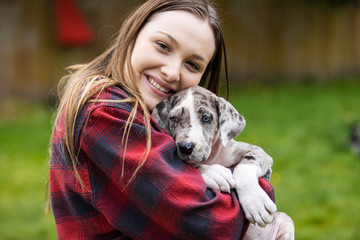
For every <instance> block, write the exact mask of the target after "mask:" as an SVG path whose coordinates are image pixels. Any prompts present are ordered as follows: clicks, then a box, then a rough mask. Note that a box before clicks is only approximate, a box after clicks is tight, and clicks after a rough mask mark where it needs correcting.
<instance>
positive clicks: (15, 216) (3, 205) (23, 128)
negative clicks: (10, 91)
mask: <svg viewBox="0 0 360 240" xmlns="http://www.w3.org/2000/svg"><path fill="white" fill-rule="evenodd" d="M0 111H1V117H0V142H1V144H0V172H1V174H0V195H1V197H0V239H3V240H5V239H9V240H10V239H12V240H15V239H56V233H55V224H54V220H53V217H52V215H51V214H49V215H47V214H45V201H46V199H47V197H46V194H47V193H46V181H47V175H48V143H49V139H50V134H51V111H50V110H49V108H46V107H44V106H42V105H40V104H35V103H25V102H19V101H17V102H14V101H5V102H4V101H3V102H2V103H1V106H0Z"/></svg>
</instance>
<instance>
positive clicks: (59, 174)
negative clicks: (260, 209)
mask: <svg viewBox="0 0 360 240" xmlns="http://www.w3.org/2000/svg"><path fill="white" fill-rule="evenodd" d="M128 96H129V95H128V93H127V92H126V91H124V90H123V89H121V88H120V87H118V86H115V87H110V88H108V89H106V90H105V91H104V92H102V93H101V95H100V99H108V100H118V99H125V98H127V97H128ZM131 109H132V105H131V103H109V102H107V103H105V102H102V103H99V102H98V103H95V104H87V105H86V106H85V107H84V109H83V110H82V111H81V113H80V114H79V116H78V118H77V122H76V128H75V142H76V144H77V145H76V148H77V150H78V151H79V155H78V161H79V165H78V170H79V174H80V176H81V179H82V181H83V183H84V185H85V187H82V186H81V185H80V184H79V183H78V182H77V181H76V179H75V177H74V174H73V170H72V164H71V162H70V160H69V157H68V153H67V152H66V151H65V152H64V145H63V144H64V140H63V138H64V126H63V119H60V120H59V122H58V123H57V125H56V128H55V132H54V137H53V140H52V152H51V161H50V173H49V179H50V181H49V182H50V197H51V205H52V209H53V213H54V217H55V222H56V229H57V234H58V238H59V239H239V238H240V237H241V233H242V231H243V230H244V229H246V226H247V221H246V220H245V217H244V214H243V213H242V210H241V207H240V205H239V202H238V200H237V197H236V193H235V192H234V191H232V192H231V194H223V193H219V192H214V191H211V190H209V189H207V186H206V185H205V184H204V181H203V179H202V177H201V175H200V174H199V172H198V171H197V170H196V169H195V168H194V167H193V166H192V165H189V164H186V163H183V162H182V161H181V160H179V159H178V158H177V156H176V154H175V151H176V146H175V143H174V141H173V139H172V138H171V137H170V136H169V135H167V134H166V133H165V132H163V131H162V130H161V129H159V127H158V126H157V124H156V123H155V122H152V149H151V152H150V155H149V158H148V159H147V161H146V163H145V165H144V167H143V168H142V169H141V170H140V171H139V172H138V174H137V176H136V178H135V179H134V180H133V181H132V182H130V183H129V179H130V177H131V176H132V173H133V171H134V169H135V168H136V167H137V165H138V164H139V161H140V159H142V157H143V153H144V151H145V149H146V138H145V128H144V126H143V115H142V114H141V111H140V112H138V114H137V116H136V118H135V121H134V123H133V125H132V128H131V131H130V135H129V140H128V143H127V150H126V158H125V159H124V161H123V155H124V144H123V143H122V136H123V132H124V128H125V123H126V120H127V119H128V117H129V113H130V111H131ZM86 118H88V122H87V125H86V126H85V127H84V123H85V120H86ZM79 139H81V144H79V142H80V141H79ZM122 168H124V170H125V171H124V176H123V178H121V172H122ZM263 188H264V189H267V192H269V193H271V194H273V189H272V187H271V185H270V184H269V183H267V182H265V185H264V186H263Z"/></svg>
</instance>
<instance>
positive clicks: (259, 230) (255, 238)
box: [244, 212, 295, 240]
mask: <svg viewBox="0 0 360 240" xmlns="http://www.w3.org/2000/svg"><path fill="white" fill-rule="evenodd" d="M294 232H295V231H294V222H293V221H292V219H291V218H290V217H289V216H288V215H286V214H285V213H283V212H277V213H276V214H275V217H274V221H273V222H272V223H271V224H268V225H267V226H266V227H260V226H258V225H254V224H250V226H249V228H248V230H247V232H246V235H245V238H244V240H264V239H266V240H294V239H295V233H294Z"/></svg>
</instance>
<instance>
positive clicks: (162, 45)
mask: <svg viewBox="0 0 360 240" xmlns="http://www.w3.org/2000/svg"><path fill="white" fill-rule="evenodd" d="M156 45H157V46H158V47H160V48H161V50H165V51H167V52H168V51H170V48H169V46H168V45H167V44H166V43H163V42H156Z"/></svg>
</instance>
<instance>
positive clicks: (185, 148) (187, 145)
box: [179, 142, 195, 155]
mask: <svg viewBox="0 0 360 240" xmlns="http://www.w3.org/2000/svg"><path fill="white" fill-rule="evenodd" d="M194 147H195V144H194V143H193V142H180V143H179V151H180V152H181V153H182V154H185V155H190V154H191V153H192V151H193V150H194Z"/></svg>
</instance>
